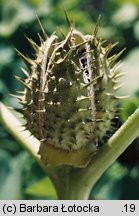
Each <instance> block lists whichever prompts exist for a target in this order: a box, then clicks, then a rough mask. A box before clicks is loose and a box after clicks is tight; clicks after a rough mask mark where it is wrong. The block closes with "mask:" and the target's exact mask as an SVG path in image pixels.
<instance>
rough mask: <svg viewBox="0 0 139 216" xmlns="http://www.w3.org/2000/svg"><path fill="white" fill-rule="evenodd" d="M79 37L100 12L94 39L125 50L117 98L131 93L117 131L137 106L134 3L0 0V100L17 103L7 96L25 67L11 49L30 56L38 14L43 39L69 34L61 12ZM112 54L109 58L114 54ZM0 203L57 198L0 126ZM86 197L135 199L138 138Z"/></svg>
mask: <svg viewBox="0 0 139 216" xmlns="http://www.w3.org/2000/svg"><path fill="white" fill-rule="evenodd" d="M63 7H65V8H66V10H67V11H68V14H69V16H70V17H71V20H73V22H74V23H75V25H76V27H77V28H78V29H79V30H81V31H82V32H83V33H87V34H91V33H93V29H94V26H95V22H96V20H97V18H98V16H99V14H101V21H100V30H99V36H100V37H102V38H104V39H107V40H108V42H112V43H113V42H117V41H119V44H118V45H117V47H116V48H115V49H114V51H113V53H115V52H118V51H120V50H121V49H122V48H124V47H126V51H125V52H124V54H123V55H122V56H121V59H122V61H123V66H122V70H123V71H126V72H128V73H127V75H125V76H124V77H123V78H122V79H123V82H125V86H124V87H123V88H122V89H121V90H120V92H119V94H121V95H127V94H128V95H130V97H129V98H128V99H126V100H123V101H122V103H120V104H119V107H120V118H119V119H118V120H117V121H116V127H117V128H118V127H120V125H121V124H122V123H123V122H124V121H125V120H126V119H127V118H128V116H129V115H130V114H131V113H132V112H133V111H134V110H135V109H136V108H137V107H138V106H139V0H123V1H121V0H99V1H98V0H85V1H82V0H70V1H69V0H0V101H2V102H3V103H4V104H6V105H8V106H12V107H18V104H17V102H16V100H15V99H14V98H12V97H11V96H10V95H9V93H15V90H17V89H18V90H20V89H21V86H20V85H19V83H18V82H17V81H16V80H15V78H14V75H19V76H22V74H21V71H20V67H21V66H24V64H23V62H22V61H21V60H20V58H19V57H18V55H17V54H16V51H15V48H17V49H19V50H20V51H21V52H23V53H24V54H27V55H28V56H31V49H30V46H29V44H28V42H27V40H26V38H25V35H27V36H28V37H31V38H32V39H33V40H35V41H36V42H37V43H39V39H38V36H37V33H38V32H39V33H40V32H41V31H40V27H39V25H38V23H37V20H36V14H37V15H38V16H39V18H40V20H41V22H42V25H43V26H44V28H45V29H46V32H47V34H48V35H50V34H51V33H52V32H54V31H55V30H56V32H57V34H58V35H59V37H61V36H60V35H61V34H60V30H62V31H63V32H64V33H67V32H68V25H67V23H66V19H65V16H64V12H63ZM113 53H111V54H113ZM0 199H56V194H55V190H54V188H53V186H52V184H51V182H50V181H49V179H48V178H47V177H46V174H45V173H44V172H43V171H42V169H41V168H40V167H39V165H37V163H36V162H35V161H34V160H33V159H32V158H31V156H30V155H29V154H28V153H27V152H25V151H24V150H23V149H22V147H21V146H20V145H19V144H18V143H17V142H16V141H15V140H14V139H13V138H12V137H11V136H10V134H8V133H7V131H6V130H5V129H4V128H3V127H2V126H0ZM90 199H139V139H136V140H135V141H134V143H133V144H132V145H131V146H130V147H129V148H128V149H127V150H126V151H125V152H124V154H122V155H121V156H120V158H119V159H118V160H117V161H116V162H115V163H114V164H113V165H112V166H111V167H110V168H109V169H108V170H107V171H106V172H105V173H104V175H103V176H102V177H101V179H100V180H99V181H98V183H97V184H96V186H95V188H94V189H93V190H92V193H91V195H90Z"/></svg>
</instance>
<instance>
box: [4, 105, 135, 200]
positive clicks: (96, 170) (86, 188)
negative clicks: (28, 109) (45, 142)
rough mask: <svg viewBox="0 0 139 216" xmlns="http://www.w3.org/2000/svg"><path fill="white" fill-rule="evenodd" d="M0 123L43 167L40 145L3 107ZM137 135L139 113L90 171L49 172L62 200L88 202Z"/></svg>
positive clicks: (94, 160)
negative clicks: (94, 190)
mask: <svg viewBox="0 0 139 216" xmlns="http://www.w3.org/2000/svg"><path fill="white" fill-rule="evenodd" d="M0 122H1V123H2V124H3V126H4V127H5V128H6V129H7V130H8V132H10V133H11V134H12V135H13V137H14V138H15V139H16V140H17V141H18V142H19V143H20V144H21V145H22V146H23V147H24V148H25V149H26V150H27V151H28V152H29V153H30V154H31V155H32V156H33V157H34V158H35V160H37V162H38V163H39V164H40V165H41V166H42V167H43V165H42V163H41V161H40V158H39V156H38V154H37V152H38V149H39V141H38V140H37V139H35V138H33V137H29V136H30V133H29V132H27V131H21V129H23V127H21V123H20V122H19V121H18V120H17V119H16V117H14V115H13V114H12V113H11V112H10V111H9V110H8V109H7V108H6V107H5V106H4V105H3V104H0ZM138 135H139V109H137V110H136V111H135V112H134V113H133V114H132V115H131V116H130V117H129V118H128V120H127V121H126V122H125V123H124V124H123V125H122V126H121V128H119V129H118V130H117V132H116V133H115V134H114V135H113V136H112V137H111V138H110V139H109V141H108V142H107V144H106V145H104V147H103V148H101V149H100V150H99V151H98V152H97V153H96V155H95V156H93V158H92V160H91V162H90V164H89V166H88V167H86V168H82V169H79V168H73V167H70V166H58V167H49V168H46V171H47V173H48V175H49V176H50V178H51V180H52V181H53V183H54V185H55V188H56V190H57V194H58V197H59V199H88V198H89V194H90V192H91V189H92V187H93V186H94V185H95V183H96V182H97V180H98V179H99V178H100V176H101V175H102V174H103V173H104V171H105V170H106V169H107V168H108V167H109V166H110V165H111V164H112V163H113V162H114V161H115V160H116V159H117V158H118V157H119V156H120V155H121V154H122V153H123V152H124V150H125V149H126V148H127V147H128V146H129V145H130V144H131V143H132V141H133V140H134V139H135V138H136V137H137V136H138ZM43 168H44V167H43Z"/></svg>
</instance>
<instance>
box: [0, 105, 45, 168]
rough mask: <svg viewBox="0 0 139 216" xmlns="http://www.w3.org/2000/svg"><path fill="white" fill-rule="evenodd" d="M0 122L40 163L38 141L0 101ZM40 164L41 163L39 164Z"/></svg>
mask: <svg viewBox="0 0 139 216" xmlns="http://www.w3.org/2000/svg"><path fill="white" fill-rule="evenodd" d="M0 122H1V124H2V125H3V126H4V127H5V128H6V130H7V131H8V132H9V133H10V134H11V135H12V136H13V137H14V138H15V139H16V140H17V141H18V142H19V143H20V145H22V146H23V147H24V148H25V149H26V150H27V151H28V152H29V154H31V155H32V156H33V157H34V158H35V160H36V161H37V162H38V163H39V164H40V157H39V155H38V154H37V153H38V151H39V145H40V142H39V141H38V140H37V139H36V138H35V137H33V136H31V134H30V132H29V131H27V130H26V129H25V127H23V126H22V124H21V122H20V121H19V120H18V119H17V118H16V117H15V116H14V115H13V113H12V112H11V111H10V110H9V109H8V108H7V107H6V106H5V105H4V104H3V103H0ZM41 166H42V165H41Z"/></svg>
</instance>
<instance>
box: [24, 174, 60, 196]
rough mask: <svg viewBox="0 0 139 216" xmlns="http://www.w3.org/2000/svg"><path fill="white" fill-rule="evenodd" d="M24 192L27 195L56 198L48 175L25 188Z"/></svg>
mask: <svg viewBox="0 0 139 216" xmlns="http://www.w3.org/2000/svg"><path fill="white" fill-rule="evenodd" d="M25 192H26V193H27V194H28V195H33V196H39V197H48V198H51V199H56V197H57V195H56V191H55V188H54V186H53V184H52V182H51V180H50V179H49V178H48V177H45V178H42V179H41V180H40V181H38V182H36V183H34V184H33V185H31V186H30V187H28V188H26V190H25Z"/></svg>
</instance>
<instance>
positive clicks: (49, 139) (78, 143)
mask: <svg viewBox="0 0 139 216" xmlns="http://www.w3.org/2000/svg"><path fill="white" fill-rule="evenodd" d="M97 29H98V26H96V29H95V31H94V34H93V35H83V34H82V33H81V32H79V31H77V30H76V29H75V28H74V27H73V26H72V27H71V28H70V30H69V33H68V34H67V36H66V37H65V39H64V40H63V41H60V42H58V41H57V40H58V39H57V36H56V35H55V34H52V35H51V36H50V37H47V38H46V40H43V39H42V38H41V45H40V46H38V45H37V44H36V43H35V42H34V41H32V40H31V39H28V40H29V42H30V44H31V46H32V47H33V50H34V56H35V60H32V59H29V58H28V57H26V56H24V55H23V54H22V53H20V52H19V51H18V54H19V55H20V56H21V58H22V59H23V60H24V62H25V63H26V65H27V67H28V71H26V70H24V69H22V71H23V73H24V74H25V75H26V79H24V80H23V79H21V78H19V77H16V78H17V79H18V80H19V81H20V82H21V83H22V84H23V85H24V88H25V89H24V91H23V93H22V94H21V96H18V99H19V103H21V104H22V106H23V108H22V110H21V112H22V114H23V116H24V117H25V119H26V122H27V123H26V128H27V129H28V130H30V132H31V133H32V134H33V135H34V136H35V137H36V138H37V139H39V140H40V143H41V144H40V150H39V154H40V155H41V159H42V162H43V163H44V164H45V165H46V166H48V165H63V164H64V165H71V166H75V167H85V166H87V164H88V163H89V161H90V160H91V158H92V156H93V155H94V154H96V152H97V151H98V150H97V149H98V144H99V143H102V140H103V137H104V136H105V134H106V132H107V131H109V130H110V129H111V120H112V119H113V118H114V115H115V105H116V103H117V100H119V99H120V98H119V97H118V96H116V94H115V92H116V90H117V89H118V88H119V77H120V76H121V75H122V73H121V72H120V69H119V65H118V64H115V61H116V60H117V58H118V57H119V56H120V54H121V53H122V52H120V53H119V54H117V55H114V56H112V57H110V58H108V55H109V52H110V51H111V49H112V48H113V47H114V46H115V45H116V44H114V45H113V44H111V45H108V46H106V47H103V42H102V41H101V40H98V39H97V38H96V33H97V31H96V30H97Z"/></svg>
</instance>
